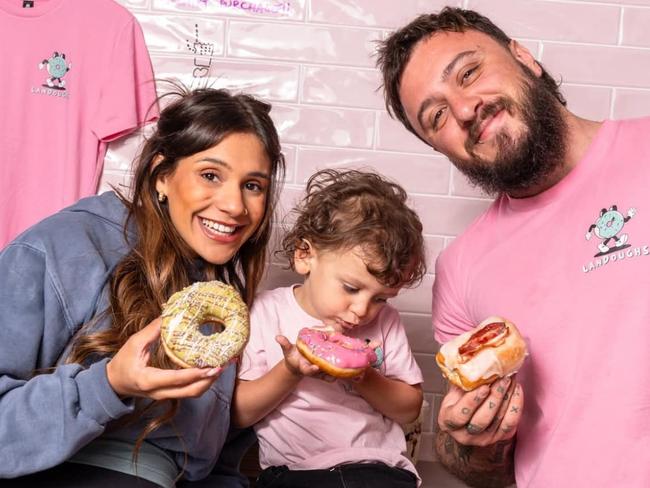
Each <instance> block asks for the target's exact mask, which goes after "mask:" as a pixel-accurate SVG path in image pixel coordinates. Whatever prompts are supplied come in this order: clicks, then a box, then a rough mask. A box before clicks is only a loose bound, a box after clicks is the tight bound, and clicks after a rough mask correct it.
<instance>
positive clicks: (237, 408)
mask: <svg viewBox="0 0 650 488" xmlns="http://www.w3.org/2000/svg"><path fill="white" fill-rule="evenodd" d="M406 197H407V195H406V192H405V191H404V190H403V189H402V188H401V187H400V186H399V185H397V184H395V183H393V182H390V181H388V180H386V179H385V178H383V177H381V176H380V175H377V174H375V173H370V172H362V171H354V170H349V171H335V170H331V169H330V170H323V171H320V172H318V173H316V174H315V175H313V176H312V177H311V178H310V180H309V182H308V183H307V189H306V196H305V197H304V199H303V201H302V202H301V204H300V205H299V206H298V207H297V208H296V210H295V213H296V214H297V216H296V221H295V224H294V225H293V228H292V229H291V230H290V231H289V232H288V233H287V235H286V236H285V237H284V240H283V243H282V244H283V246H282V248H283V249H282V252H283V253H284V254H285V255H286V257H287V258H288V260H289V262H290V265H291V267H292V269H294V270H295V271H296V272H297V273H298V274H300V275H302V276H303V278H304V279H303V282H302V283H301V284H294V285H293V286H289V287H285V288H278V289H275V290H271V291H267V292H263V293H261V294H260V295H259V296H258V297H257V298H256V300H255V302H254V305H253V308H252V309H251V338H250V341H249V343H248V345H247V347H246V349H245V351H244V353H243V356H242V362H241V367H240V370H239V380H238V382H237V387H236V391H235V396H234V401H233V413H232V415H233V421H234V423H235V424H236V425H237V426H239V427H246V426H250V425H254V428H255V431H256V433H257V436H258V439H259V446H260V465H261V467H262V468H264V470H263V472H262V473H261V475H260V477H259V478H258V482H257V485H256V486H258V487H281V486H291V487H302V486H305V487H309V488H318V487H328V488H330V487H345V486H355V487H365V486H368V487H371V486H372V487H377V486H390V487H415V486H417V485H418V484H419V482H420V480H419V477H418V476H417V472H416V470H415V467H414V466H413V464H412V463H411V462H410V461H409V460H408V458H406V457H405V455H404V452H405V450H406V443H405V438H404V432H403V430H402V427H401V424H405V423H408V422H410V421H413V420H414V419H415V418H416V417H417V416H418V414H419V411H420V408H421V405H422V389H421V386H420V385H421V383H422V373H421V371H420V369H419V367H418V366H417V364H416V362H415V360H414V358H413V354H412V352H411V349H410V347H409V344H408V341H407V337H406V334H405V331H404V326H403V324H402V322H401V320H400V317H399V315H398V313H397V311H396V310H395V309H394V308H392V307H391V306H390V305H388V304H387V301H388V300H389V299H391V298H393V297H395V296H396V295H397V294H398V292H399V290H400V289H401V288H402V287H404V286H412V285H414V284H417V283H419V281H420V280H421V278H422V276H423V274H424V273H425V257H424V244H423V238H422V224H421V222H420V220H419V218H418V216H417V214H416V213H415V212H414V211H413V210H411V209H410V208H409V207H408V206H407V205H406ZM314 326H316V327H318V326H321V327H322V326H327V327H330V328H332V329H334V330H336V331H337V332H341V333H344V334H346V335H348V336H351V337H356V338H360V339H369V340H370V341H371V342H376V343H379V344H381V346H382V348H383V351H384V361H383V363H382V364H381V365H380V366H379V367H378V368H377V369H375V368H369V369H367V370H365V372H363V373H362V374H361V375H359V376H358V377H356V378H353V379H351V380H343V379H336V378H333V377H331V376H328V375H325V374H324V373H323V372H322V371H320V370H319V368H318V367H317V366H315V365H313V364H311V363H310V362H308V361H307V360H306V359H305V358H304V357H303V356H302V355H301V354H300V352H299V351H298V350H297V349H296V347H295V342H296V337H297V335H298V331H299V330H300V329H301V328H303V327H314Z"/></svg>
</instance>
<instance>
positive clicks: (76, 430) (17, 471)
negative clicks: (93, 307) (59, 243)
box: [0, 243, 132, 478]
mask: <svg viewBox="0 0 650 488" xmlns="http://www.w3.org/2000/svg"><path fill="white" fill-rule="evenodd" d="M0 311H1V312H0V459H2V461H3V462H1V463H0V478H13V477H16V476H21V475H25V474H28V473H32V472H36V471H40V470H44V469H47V468H49V467H52V466H55V465H57V464H60V463H61V462H63V461H65V460H66V459H68V458H69V457H70V456H72V455H73V454H74V453H75V452H76V451H77V450H79V449H80V448H81V447H83V446H84V445H86V444H87V443H89V442H90V441H91V440H93V439H94V438H96V437H97V436H99V435H100V434H101V433H102V432H103V431H104V428H105V426H106V424H107V423H108V422H109V421H111V420H113V419H117V418H119V417H121V416H123V415H125V414H127V413H129V412H130V411H132V407H131V406H130V405H127V404H125V403H123V402H122V401H121V400H120V399H119V397H118V396H117V395H116V394H115V392H114V391H113V390H112V388H111V387H110V385H109V383H108V379H107V377H106V363H107V360H102V361H99V362H97V363H94V364H92V365H91V366H90V367H88V368H83V367H81V366H80V365H77V364H66V365H60V366H57V367H56V368H55V369H52V370H50V371H46V372H44V373H42V374H38V375H36V376H34V372H35V371H36V370H41V369H43V368H53V367H54V366H55V365H56V362H57V359H58V358H59V356H60V355H61V353H62V351H63V350H64V348H65V347H66V345H67V344H68V343H69V342H70V340H71V339H72V336H73V334H74V332H75V330H76V328H77V327H78V325H77V326H75V324H73V323H72V321H71V319H70V314H69V312H68V311H67V309H66V305H65V303H64V301H63V294H62V290H61V285H60V283H58V282H57V278H56V275H55V274H53V273H52V272H51V271H50V270H49V269H48V266H47V259H46V255H45V253H43V252H42V251H40V250H39V249H37V248H35V247H33V246H31V245H29V244H26V243H14V244H12V245H10V246H8V247H7V248H5V249H4V251H2V252H1V253H0ZM39 372H40V371H39Z"/></svg>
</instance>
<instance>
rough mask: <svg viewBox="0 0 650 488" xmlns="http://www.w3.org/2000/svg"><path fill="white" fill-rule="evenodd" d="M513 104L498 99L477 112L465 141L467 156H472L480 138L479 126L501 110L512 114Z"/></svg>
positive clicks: (504, 99) (506, 99)
mask: <svg viewBox="0 0 650 488" xmlns="http://www.w3.org/2000/svg"><path fill="white" fill-rule="evenodd" d="M513 106H514V102H513V101H512V100H511V99H509V98H506V97H500V98H498V99H496V100H495V101H493V102H490V103H487V104H485V105H484V106H483V107H482V108H481V109H480V111H479V113H478V115H477V116H476V118H475V119H474V121H473V122H472V124H471V125H470V127H469V131H468V135H467V140H466V141H465V149H466V150H467V152H468V153H469V154H472V149H473V148H474V146H476V144H478V140H479V137H480V136H481V126H482V125H483V122H484V121H485V120H486V119H488V118H490V117H492V116H494V115H496V114H497V113H499V112H500V111H501V110H506V111H507V112H508V113H512V107H513Z"/></svg>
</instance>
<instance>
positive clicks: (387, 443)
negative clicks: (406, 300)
mask: <svg viewBox="0 0 650 488" xmlns="http://www.w3.org/2000/svg"><path fill="white" fill-rule="evenodd" d="M319 324H321V322H320V321H319V320H318V319H316V318H314V317H312V316H310V315H309V314H307V312H305V311H304V310H303V309H302V308H301V307H300V305H299V304H298V302H297V301H296V299H295V297H294V294H293V287H287V288H278V289H276V290H272V291H267V292H264V293H261V294H260V296H258V297H257V298H256V299H255V303H254V305H253V308H252V310H251V337H250V340H249V341H248V345H247V346H246V349H245V351H244V354H243V356H242V362H241V367H240V369H239V377H240V378H241V379H244V380H255V379H257V378H259V377H260V376H263V375H264V374H266V373H267V372H268V371H269V370H270V369H271V368H273V366H275V365H276V364H277V363H278V362H279V361H282V360H283V359H284V356H283V354H282V348H280V346H279V344H278V343H277V342H276V341H275V336H276V335H278V334H282V335H284V336H285V337H286V338H287V339H289V341H290V342H291V343H295V342H296V338H297V337H298V331H299V330H300V329H301V328H302V327H310V326H314V325H319ZM349 334H350V335H351V336H355V337H358V338H362V339H366V338H369V339H373V340H376V341H378V342H379V343H380V344H382V346H383V350H384V355H385V356H384V362H383V364H382V365H381V367H380V371H381V373H382V374H383V375H384V376H386V377H388V378H395V379H399V380H401V381H403V382H405V383H407V384H410V385H416V384H420V383H422V372H421V371H420V368H419V367H418V365H417V363H416V362H415V359H414V357H413V354H412V352H411V348H410V347H409V344H408V339H407V337H406V332H405V331H404V326H403V325H402V321H401V320H400V317H399V314H398V313H397V311H396V310H395V309H394V308H392V307H391V306H390V305H386V306H384V307H383V308H382V310H381V311H380V312H379V314H378V315H377V317H376V318H375V319H374V320H373V321H372V322H371V323H369V324H367V325H364V326H363V327H359V328H357V329H354V331H352V332H350V333H349ZM255 432H256V433H257V437H258V439H259V443H260V465H261V466H262V468H267V467H269V466H281V465H286V466H288V467H289V469H296V470H302V469H327V468H331V467H333V466H336V465H338V464H342V463H351V462H365V461H378V462H383V463H385V464H387V465H389V466H395V467H398V468H402V469H407V470H409V471H412V472H413V473H414V474H415V475H416V476H417V472H416V470H415V467H414V466H413V464H412V463H411V462H410V461H409V460H408V459H407V458H406V457H405V455H404V452H405V451H406V440H405V437H404V431H403V430H402V427H401V426H400V425H399V424H398V423H397V422H395V421H394V420H391V419H389V418H387V417H384V416H383V415H382V414H381V413H379V412H378V411H377V410H375V409H374V408H373V407H371V406H370V404H369V403H368V402H367V401H366V400H364V399H363V397H362V396H361V395H359V394H358V393H356V392H355V391H354V389H353V388H352V387H351V386H350V384H349V382H348V381H344V380H337V381H335V382H332V383H328V382H325V381H323V380H319V379H315V378H308V377H307V378H303V379H302V380H301V381H300V383H299V384H298V386H297V387H296V389H295V390H294V391H293V392H292V393H291V394H290V395H289V396H287V398H285V400H284V401H283V402H282V403H281V404H280V405H278V406H277V407H276V409H275V410H273V411H272V412H271V413H270V414H269V415H267V416H266V417H265V418H264V419H262V420H261V421H260V422H258V423H257V424H256V425H255ZM418 479H419V478H418Z"/></svg>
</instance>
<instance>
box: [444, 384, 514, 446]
mask: <svg viewBox="0 0 650 488" xmlns="http://www.w3.org/2000/svg"><path fill="white" fill-rule="evenodd" d="M523 407H524V394H523V390H522V388H521V385H520V384H518V383H517V382H516V381H515V378H514V377H510V378H502V379H500V380H497V381H496V382H495V383H493V384H492V385H483V386H481V387H479V388H477V389H476V390H473V391H469V392H465V391H463V390H462V389H460V388H458V387H457V386H455V385H450V388H449V391H448V392H447V394H446V395H445V397H444V398H443V399H442V404H441V406H440V413H439V415H438V424H439V426H440V429H441V430H442V431H444V432H447V433H449V435H451V436H452V437H453V438H454V440H455V441H456V442H458V443H459V444H463V445H466V446H489V445H492V444H495V443H497V442H499V441H503V440H508V439H512V437H513V436H514V435H515V433H516V432H517V425H518V424H519V420H520V419H521V414H522V412H523Z"/></svg>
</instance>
